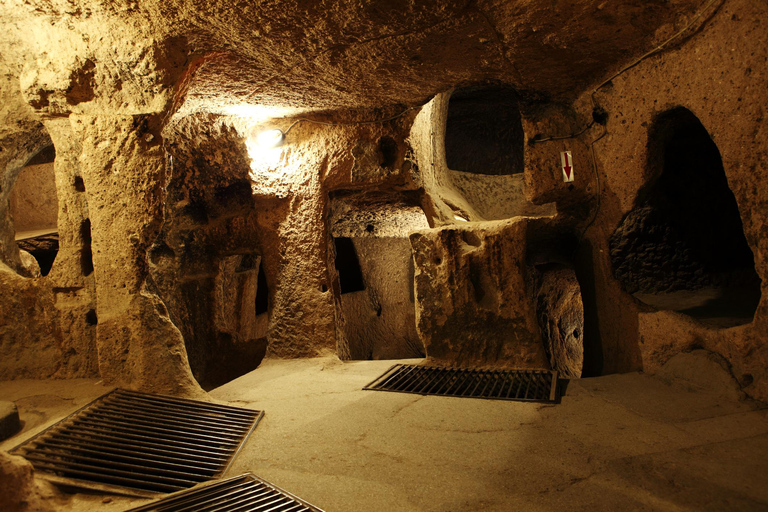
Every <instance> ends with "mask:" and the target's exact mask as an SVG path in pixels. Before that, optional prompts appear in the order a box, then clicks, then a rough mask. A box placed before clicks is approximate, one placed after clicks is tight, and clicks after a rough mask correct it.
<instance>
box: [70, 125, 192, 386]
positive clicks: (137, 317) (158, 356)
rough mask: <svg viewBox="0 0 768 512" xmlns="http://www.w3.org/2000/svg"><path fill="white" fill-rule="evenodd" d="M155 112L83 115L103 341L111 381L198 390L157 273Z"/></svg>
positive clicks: (159, 193)
mask: <svg viewBox="0 0 768 512" xmlns="http://www.w3.org/2000/svg"><path fill="white" fill-rule="evenodd" d="M159 121H160V120H159V119H157V118H156V117H153V116H142V115H137V116H78V117H76V118H75V123H74V131H75V132H76V133H77V134H78V135H79V137H80V139H81V140H82V147H83V153H82V155H81V171H82V175H83V181H84V182H85V187H86V190H88V191H89V193H88V208H89V213H90V224H91V238H92V250H93V269H94V274H95V276H96V296H97V298H98V299H97V302H96V306H97V307H96V314H97V316H98V325H97V326H96V344H97V347H98V354H99V371H100V373H101V376H102V377H103V378H104V379H105V380H106V381H107V382H112V383H115V384H122V385H125V386H128V387H133V388H139V389H147V390H152V391H156V392H165V393H172V394H194V393H195V390H196V389H199V388H198V387H197V383H196V382H195V380H194V378H193V376H192V373H191V372H190V370H189V364H188V363H187V353H186V351H185V349H184V341H183V338H182V336H181V333H180V332H179V330H178V328H177V327H176V326H175V325H174V324H173V322H171V319H170V318H169V317H168V310H167V308H166V307H165V305H164V304H163V302H162V301H161V300H160V298H159V297H158V296H157V294H156V293H155V292H154V290H153V285H152V283H151V281H150V280H149V263H148V261H147V260H148V256H147V250H148V249H149V247H150V245H151V244H152V242H153V241H154V240H155V239H156V238H157V235H158V233H159V231H160V227H161V224H162V219H163V205H164V201H165V194H166V185H167V179H168V177H167V175H166V168H165V153H164V152H163V150H162V145H161V138H160V137H161V135H160V133H159V127H160V125H159Z"/></svg>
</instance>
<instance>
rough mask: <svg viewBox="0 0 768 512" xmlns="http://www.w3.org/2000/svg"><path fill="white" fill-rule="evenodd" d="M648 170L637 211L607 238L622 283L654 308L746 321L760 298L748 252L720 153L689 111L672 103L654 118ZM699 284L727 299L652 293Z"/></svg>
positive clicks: (696, 288)
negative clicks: (679, 300) (685, 299)
mask: <svg viewBox="0 0 768 512" xmlns="http://www.w3.org/2000/svg"><path fill="white" fill-rule="evenodd" d="M648 172H649V178H650V179H649V181H648V185H646V186H645V187H644V188H643V189H642V190H641V191H640V192H639V194H638V199H637V202H636V206H635V208H634V209H633V210H632V211H630V212H629V213H628V214H627V215H626V216H625V217H624V219H623V221H622V223H621V225H620V226H619V227H618V228H617V229H616V231H615V232H614V233H613V235H612V236H611V239H610V247H611V263H612V265H613V269H614V275H615V276H616V278H617V279H618V280H619V282H620V283H621V284H622V287H623V288H624V289H625V290H626V291H627V292H629V293H633V294H641V295H636V297H637V298H639V299H640V300H642V301H643V302H646V303H647V304H650V305H652V306H655V307H657V308H659V309H673V310H677V311H685V310H688V309H691V306H693V308H692V310H691V311H686V312H688V313H689V314H691V315H692V316H695V317H699V316H701V317H707V316H711V315H715V316H718V315H719V316H743V317H749V319H751V317H752V316H753V315H754V312H755V309H756V308H757V304H758V302H759V300H760V278H759V277H758V275H757V273H756V271H755V263H754V257H753V255H752V251H751V249H750V247H749V245H748V243H747V240H746V237H745V236H744V228H743V226H742V223H741V216H740V214H739V208H738V205H737V203H736V199H735V197H734V195H733V193H732V192H731V190H730V188H729V186H728V179H727V177H726V175H725V170H724V169H723V163H722V159H721V157H720V152H719V150H718V149H717V146H716V145H715V143H714V141H713V140H712V138H711V137H710V136H709V133H707V130H706V128H704V126H703V125H702V124H701V122H700V121H699V120H698V119H697V118H696V116H695V115H693V113H691V112H690V111H689V110H687V109H685V108H682V107H678V108H675V109H672V110H669V111H667V112H665V113H663V114H661V115H659V116H658V117H657V118H656V119H655V121H654V123H653V125H652V126H651V129H650V131H649V141H648ZM705 288H706V289H709V290H710V298H711V296H712V294H714V293H719V294H720V296H721V297H720V298H722V299H725V300H719V301H715V302H714V303H713V302H711V301H710V302H709V303H706V304H705V302H704V301H703V300H702V302H701V303H700V304H699V303H693V304H692V303H691V302H690V301H688V302H687V303H686V304H682V303H680V304H676V303H675V301H674V300H672V301H671V302H670V301H669V300H667V299H665V302H664V303H659V302H658V301H657V300H656V299H654V298H653V297H650V296H652V295H657V296H658V295H660V294H670V293H673V292H680V291H686V292H694V291H699V290H703V289H705ZM713 290H715V291H713ZM689 295H690V294H689ZM736 302H738V305H737V304H736ZM702 308H703V309H702Z"/></svg>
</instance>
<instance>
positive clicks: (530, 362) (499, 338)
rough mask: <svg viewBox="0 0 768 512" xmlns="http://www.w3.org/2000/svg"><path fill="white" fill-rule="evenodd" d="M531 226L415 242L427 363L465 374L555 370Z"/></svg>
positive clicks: (514, 223) (501, 224) (432, 234)
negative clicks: (475, 369) (541, 314)
mask: <svg viewBox="0 0 768 512" xmlns="http://www.w3.org/2000/svg"><path fill="white" fill-rule="evenodd" d="M530 222H532V221H529V219H527V218H525V217H518V218H515V219H512V220H510V221H497V222H487V223H482V224H472V225H467V226H460V227H459V226H456V227H443V228H435V229H430V230H423V231H418V232H416V233H414V234H412V235H411V245H412V247H413V255H414V264H415V284H416V317H417V326H418V331H419V335H420V336H421V339H422V341H423V343H424V346H425V348H426V352H427V356H428V357H429V358H430V359H432V360H435V361H436V362H441V363H446V364H455V365H467V366H488V365H495V366H503V367H511V368H549V361H548V360H547V356H546V354H545V352H544V345H543V344H542V343H541V333H540V330H539V325H538V322H537V318H536V308H535V303H534V300H533V293H534V290H533V289H532V284H533V283H532V282H531V279H530V278H531V276H530V275H529V271H528V269H527V267H526V264H527V262H526V249H527V243H526V242H527V240H526V233H527V231H528V229H530V228H531V226H530Z"/></svg>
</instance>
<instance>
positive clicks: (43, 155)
mask: <svg viewBox="0 0 768 512" xmlns="http://www.w3.org/2000/svg"><path fill="white" fill-rule="evenodd" d="M54 160H56V148H54V147H53V145H50V146H48V147H45V148H43V149H41V150H40V152H38V153H37V154H36V155H35V156H33V157H32V158H31V159H30V160H29V162H27V164H26V165H40V164H50V163H52V162H53V161H54ZM26 165H25V167H26Z"/></svg>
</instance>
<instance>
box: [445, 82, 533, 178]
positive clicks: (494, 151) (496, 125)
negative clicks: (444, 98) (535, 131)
mask: <svg viewBox="0 0 768 512" xmlns="http://www.w3.org/2000/svg"><path fill="white" fill-rule="evenodd" d="M524 139H525V136H524V133H523V125H522V122H521V120H520V108H519V106H518V102H517V93H516V92H515V90H514V89H510V88H508V87H500V86H493V87H465V88H462V89H457V90H456V91H454V92H453V94H452V95H451V99H450V101H449V103H448V120H447V126H446V131H445V157H446V161H447V164H448V168H449V169H453V170H455V171H464V172H471V173H475V174H494V175H502V174H516V173H520V172H523V148H524Z"/></svg>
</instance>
